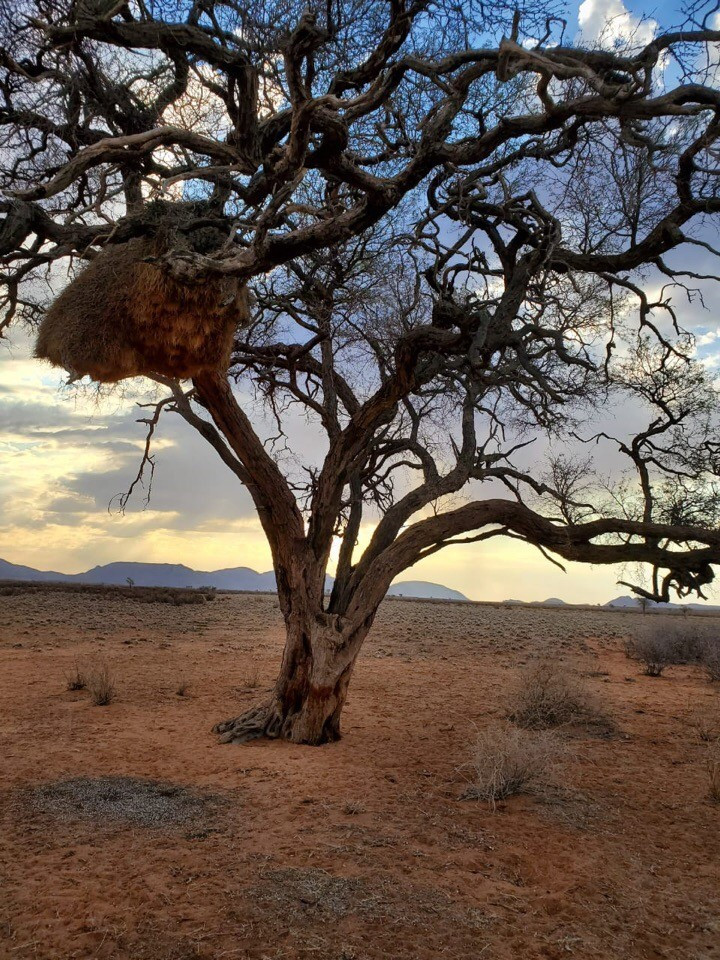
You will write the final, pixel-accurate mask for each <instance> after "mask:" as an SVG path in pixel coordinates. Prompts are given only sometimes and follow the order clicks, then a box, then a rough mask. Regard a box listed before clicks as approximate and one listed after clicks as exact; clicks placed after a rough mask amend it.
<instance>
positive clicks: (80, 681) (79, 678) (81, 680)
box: [65, 660, 87, 691]
mask: <svg viewBox="0 0 720 960" xmlns="http://www.w3.org/2000/svg"><path fill="white" fill-rule="evenodd" d="M65 680H66V685H67V689H68V690H72V691H75V690H84V689H85V687H87V677H86V676H85V673H84V671H83V670H81V669H80V664H79V663H78V662H77V660H76V661H75V666H74V667H73V671H72V673H70V674H68V675H67V676H66V677H65Z"/></svg>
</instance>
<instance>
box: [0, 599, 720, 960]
mask: <svg viewBox="0 0 720 960" xmlns="http://www.w3.org/2000/svg"><path fill="white" fill-rule="evenodd" d="M0 604H1V606H0V757H1V766H0V779H1V782H0V957H2V958H17V960H23V958H48V960H61V958H62V960H64V958H70V957H77V958H90V957H97V958H133V960H146V958H147V960H171V958H172V960H190V958H197V957H202V958H218V960H219V958H224V957H228V958H229V957H239V958H243V957H247V958H253V960H255V958H257V960H262V958H288V960H293V958H319V960H325V958H327V960H361V958H381V957H382V958H422V960H425V958H427V960H430V958H441V957H449V958H473V960H475V958H483V960H494V958H498V960H510V958H513V960H518V958H519V960H526V958H527V960H534V958H557V960H559V958H565V957H576V958H582V960H591V958H641V957H642V958H673V960H675V958H678V960H679V958H682V960H710V958H714V957H720V805H718V804H713V803H712V802H711V801H710V800H709V799H708V798H707V776H706V769H705V758H706V751H707V749H708V748H707V744H705V743H703V742H702V740H701V739H700V738H699V737H698V735H697V730H696V727H695V723H694V721H695V719H696V718H697V716H698V714H699V713H703V712H705V713H708V712H709V713H712V711H716V712H717V711H718V695H717V691H715V690H713V686H712V685H711V684H709V683H708V682H707V681H706V680H705V679H704V678H703V676H702V674H701V672H700V671H699V669H697V668H690V667H672V668H670V669H669V670H668V671H667V673H666V675H664V676H663V677H661V678H659V679H652V678H648V677H645V676H642V675H641V673H640V670H639V668H638V665H637V664H636V663H634V662H631V661H628V660H627V659H626V658H625V656H624V653H623V652H622V640H623V638H624V637H626V636H627V635H628V633H630V632H632V631H633V630H636V629H638V628H639V627H641V626H642V622H643V620H644V619H648V618H642V617H641V616H640V615H637V614H621V613H600V612H582V611H580V612H578V611H566V610H544V609H527V608H521V609H507V608H494V607H491V606H478V605H464V604H463V605H453V604H445V603H430V602H410V601H402V600H396V601H387V602H386V603H385V605H384V607H383V609H382V611H381V614H380V616H379V618H378V621H377V624H376V627H375V628H374V630H373V633H372V636H371V637H370V639H369V640H368V642H367V645H366V649H365V651H364V653H363V656H362V657H361V660H360V662H359V665H358V669H357V672H356V675H355V678H354V680H353V684H352V687H351V695H350V699H349V703H348V706H347V709H346V712H345V716H344V730H345V736H344V738H343V740H342V741H341V742H340V743H338V744H333V745H330V746H327V747H322V748H309V747H297V746H291V745H288V744H283V743H269V742H259V743H254V744H250V745H247V746H232V745H230V746H222V745H219V744H218V743H216V741H215V739H214V738H213V736H212V735H211V733H210V727H211V725H212V724H213V723H214V722H216V721H218V720H220V719H224V718H226V717H228V716H230V715H234V714H237V713H239V712H241V711H242V709H243V708H245V707H246V706H248V705H250V704H251V703H252V702H253V701H254V700H255V699H257V698H259V697H260V696H262V694H263V691H264V690H265V689H267V688H268V687H269V685H270V684H271V681H272V679H273V676H274V673H275V670H276V668H277V664H278V658H279V653H280V649H281V642H282V634H281V625H280V621H279V614H278V610H277V604H276V602H275V600H274V599H273V598H271V597H268V596H247V595H246V596H221V597H218V599H217V600H215V601H213V602H211V603H207V604H204V605H202V606H187V607H173V606H169V605H167V604H142V605H141V604H136V603H133V602H132V601H131V600H120V599H118V600H115V599H108V598H107V597H102V596H98V597H92V596H88V595H85V594H82V595H66V594H35V595H32V596H18V597H3V598H0ZM663 619H664V618H663ZM715 622H716V623H717V625H718V629H720V620H717V621H715ZM548 650H553V651H555V652H556V653H557V654H558V655H559V656H561V657H562V658H563V660H564V662H565V663H566V665H567V667H568V669H572V670H573V671H575V672H577V673H578V674H582V675H584V676H585V677H586V678H587V681H586V682H587V683H588V684H589V685H590V686H591V688H592V689H593V691H594V692H595V694H596V696H597V698H598V699H599V700H600V701H601V702H602V704H603V706H604V707H605V709H606V710H607V711H608V713H609V714H610V715H611V716H612V718H613V720H614V722H615V724H616V728H617V729H616V732H615V733H614V734H613V735H611V736H604V737H603V736H597V735H592V734H591V733H590V732H588V731H582V730H580V731H575V732H566V733H563V734H561V735H560V736H561V737H562V739H563V740H564V741H567V742H568V743H569V744H570V746H571V750H572V755H571V759H570V760H569V761H568V762H567V765H566V770H565V773H564V776H563V779H562V783H561V784H559V785H557V786H556V787H555V788H554V789H553V788H546V789H544V790H542V791H540V792H538V793H535V794H533V795H528V796H521V797H515V798H512V799H510V800H508V801H507V802H505V803H504V804H501V805H500V806H499V807H498V809H497V810H496V811H495V812H492V811H491V810H489V809H488V807H487V805H486V804H484V803H483V802H479V801H477V800H468V799H463V794H464V793H465V792H466V790H467V783H468V777H469V768H468V766H467V763H468V760H469V758H470V756H471V752H472V746H473V742H474V739H475V737H476V733H477V730H478V729H480V728H482V727H483V726H484V725H487V724H489V723H493V722H497V719H498V718H500V717H502V716H503V714H504V712H505V711H506V709H507V703H508V696H509V690H510V689H511V688H512V685H513V683H514V682H515V678H516V675H517V671H518V669H519V668H521V667H522V665H523V664H524V663H526V662H528V660H530V659H531V658H532V657H533V656H535V655H537V654H538V653H539V652H540V653H542V652H543V651H545V652H546V651H548ZM76 661H77V662H78V663H79V664H80V665H81V666H82V667H85V666H87V665H88V664H90V665H92V664H93V663H98V662H100V661H105V662H106V663H107V664H108V665H109V666H110V669H111V670H112V673H113V675H114V677H115V679H116V682H117V688H118V692H117V698H116V700H115V701H114V702H113V703H112V704H111V705H110V706H107V707H97V706H93V705H92V704H91V703H90V700H89V698H88V695H87V693H86V692H84V691H79V692H70V691H68V690H67V689H66V680H65V678H66V676H67V675H69V674H70V673H72V670H73V666H74V664H75V662H76ZM181 681H182V682H184V683H186V684H187V685H188V687H187V695H186V696H178V695H177V693H176V691H177V689H178V688H179V687H180V685H181ZM108 776H114V777H117V776H122V777H134V778H143V779H151V780H153V781H161V782H162V783H163V784H165V785H166V786H167V784H171V785H172V784H174V785H178V786H182V787H188V788H190V791H191V794H192V796H193V797H194V798H195V800H197V803H196V804H195V806H192V807H191V808H190V813H189V815H188V817H186V818H183V817H178V818H177V822H175V821H173V820H172V818H170V820H169V821H168V822H167V823H161V824H160V825H156V824H153V823H152V822H151V823H150V824H149V825H148V824H146V823H143V822H140V821H138V820H136V819H133V818H132V816H128V817H127V818H126V819H123V816H122V815H121V816H119V817H116V818H114V819H106V818H102V817H100V818H98V817H87V816H84V815H83V811H82V810H80V809H79V808H78V810H77V811H75V812H74V811H73V808H72V804H69V805H68V804H67V803H66V804H65V805H62V804H59V805H56V806H55V807H54V806H53V803H52V802H45V800H43V799H42V798H43V797H45V798H47V797H48V796H50V797H51V799H52V796H54V795H55V794H54V793H53V790H56V787H55V786H54V784H56V782H57V781H66V780H68V779H71V778H79V777H82V778H91V779H90V780H88V781H87V782H88V783H90V784H92V783H95V782H96V781H95V780H94V779H92V778H102V777H108ZM99 782H101V783H104V782H106V781H99ZM153 789H154V787H153ZM167 789H168V791H169V792H168V793H167V794H163V796H165V797H170V798H171V799H172V790H171V789H170V788H167ZM43 791H45V792H44V793H43ZM48 791H49V792H48ZM195 800H193V803H195ZM163 802H164V801H163ZM151 819H152V818H151Z"/></svg>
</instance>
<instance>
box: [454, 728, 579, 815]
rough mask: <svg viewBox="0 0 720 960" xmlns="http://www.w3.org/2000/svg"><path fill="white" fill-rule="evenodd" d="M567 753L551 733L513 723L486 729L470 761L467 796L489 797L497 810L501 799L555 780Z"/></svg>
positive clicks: (492, 807)
mask: <svg viewBox="0 0 720 960" xmlns="http://www.w3.org/2000/svg"><path fill="white" fill-rule="evenodd" d="M564 754H565V748H564V746H563V745H562V744H561V743H559V741H558V740H557V739H556V738H554V737H553V736H552V735H551V734H548V733H537V732H536V733H530V732H528V731H526V730H518V729H517V727H513V726H510V724H503V725H500V726H497V727H492V728H489V729H487V730H483V731H482V733H481V734H480V735H479V736H478V739H477V744H476V746H475V754H474V756H473V759H472V760H471V762H470V764H469V766H470V768H471V770H472V772H473V782H472V785H471V786H470V787H469V789H468V790H467V791H466V793H465V796H466V797H469V798H472V799H477V800H486V801H487V803H488V804H489V806H490V807H491V809H493V810H494V809H495V807H496V805H497V802H498V800H504V799H505V798H506V797H511V796H514V795H515V794H518V793H525V792H527V791H528V790H529V789H530V788H531V787H533V786H535V785H537V784H538V783H544V782H546V781H547V780H550V779H553V778H554V776H555V775H556V774H557V772H558V770H559V768H560V765H561V761H562V759H563V756H564Z"/></svg>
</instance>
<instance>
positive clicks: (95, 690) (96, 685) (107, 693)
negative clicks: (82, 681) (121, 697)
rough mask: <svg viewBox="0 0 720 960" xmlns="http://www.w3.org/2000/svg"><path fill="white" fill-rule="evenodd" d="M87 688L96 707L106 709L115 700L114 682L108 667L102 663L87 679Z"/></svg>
mask: <svg viewBox="0 0 720 960" xmlns="http://www.w3.org/2000/svg"><path fill="white" fill-rule="evenodd" d="M87 688H88V691H89V692H90V699H91V700H92V702H93V703H94V704H95V706H96V707H106V706H107V705H108V704H110V703H112V701H113V700H114V699H115V693H116V690H115V681H114V679H113V675H112V672H111V671H110V667H109V666H108V665H107V664H106V663H103V664H101V665H100V666H99V667H97V668H96V669H95V670H93V672H92V673H91V674H90V676H89V677H88V681H87Z"/></svg>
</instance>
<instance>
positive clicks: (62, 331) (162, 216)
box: [35, 203, 248, 383]
mask: <svg viewBox="0 0 720 960" xmlns="http://www.w3.org/2000/svg"><path fill="white" fill-rule="evenodd" d="M198 214H202V211H199V210H198V205H197V204H183V203H175V204H168V203H163V204H154V205H152V207H151V210H150V212H149V214H147V216H148V219H152V218H154V219H155V220H156V221H157V222H158V226H157V227H156V229H155V230H154V234H153V235H152V236H143V237H137V238H135V239H132V240H130V241H128V242H126V243H118V244H112V245H108V246H107V247H105V248H104V249H103V250H102V251H101V252H100V253H99V254H98V255H97V256H96V257H95V259H94V260H92V261H91V262H90V263H89V264H88V266H86V267H85V268H84V269H83V270H82V272H81V273H80V274H79V275H78V276H77V277H76V279H75V280H73V281H72V282H71V283H70V284H68V286H67V287H66V288H65V289H64V290H63V292H62V293H61V294H60V296H59V297H58V298H57V299H56V300H55V301H54V303H53V304H52V305H51V306H50V308H49V309H48V311H47V312H46V314H45V317H44V318H43V321H42V324H41V325H40V330H39V333H38V338H37V342H36V345H35V355H36V356H37V357H39V358H41V359H44V360H49V361H50V363H52V364H53V365H54V366H57V367H63V368H64V369H65V370H67V371H68V372H69V373H70V374H71V375H72V377H73V378H74V379H78V378H80V377H82V376H86V375H87V376H89V377H91V378H92V379H93V380H97V381H100V382H102V383H115V382H117V381H118V380H123V379H125V378H126V377H137V376H142V375H152V374H161V375H163V376H167V377H177V378H180V379H184V378H187V377H194V376H196V375H197V374H199V373H202V372H204V371H208V370H217V369H220V368H223V367H224V366H226V365H227V362H228V360H229V356H230V350H231V348H232V342H233V335H234V332H235V330H236V328H237V327H238V326H244V325H246V324H247V322H248V298H247V291H246V289H245V288H244V287H241V286H239V284H238V282H237V280H236V279H235V278H233V277H229V278H225V277H219V278H217V279H210V280H206V281H204V282H203V283H201V284H197V285H192V286H190V285H185V284H181V283H178V282H177V281H176V280H174V279H173V277H171V276H170V275H169V274H168V273H166V272H165V271H163V270H162V269H161V268H160V267H159V266H156V265H155V264H153V263H146V262H144V260H145V258H148V257H157V256H159V255H161V254H163V253H165V252H166V251H167V250H169V249H171V248H172V249H176V250H183V249H185V250H190V249H192V250H201V251H202V252H207V251H209V250H211V249H213V248H215V249H216V248H217V247H219V246H220V244H221V243H222V241H223V239H224V237H223V236H222V235H221V234H220V231H219V230H217V229H216V228H213V227H211V228H208V227H204V226H203V225H202V222H201V220H199V219H198ZM193 217H194V218H195V222H196V223H197V224H199V227H198V229H195V230H188V229H187V227H188V224H189V222H190V220H191V218H193Z"/></svg>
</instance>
